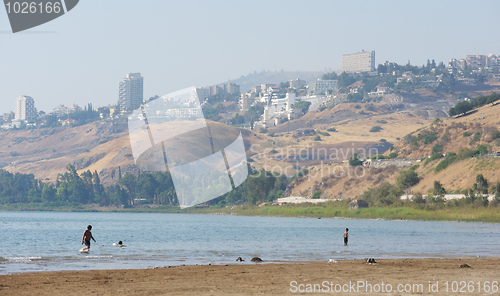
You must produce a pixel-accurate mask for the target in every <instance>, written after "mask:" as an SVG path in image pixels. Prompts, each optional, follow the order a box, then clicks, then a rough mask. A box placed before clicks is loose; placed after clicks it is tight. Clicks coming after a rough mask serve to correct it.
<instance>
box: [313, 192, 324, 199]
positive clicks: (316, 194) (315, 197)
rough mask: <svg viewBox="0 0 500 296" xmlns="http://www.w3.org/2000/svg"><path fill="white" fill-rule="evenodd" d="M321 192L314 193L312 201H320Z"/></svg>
mask: <svg viewBox="0 0 500 296" xmlns="http://www.w3.org/2000/svg"><path fill="white" fill-rule="evenodd" d="M321 193H322V192H321V191H316V192H314V194H313V196H312V197H311V198H312V199H319V198H320V197H321Z"/></svg>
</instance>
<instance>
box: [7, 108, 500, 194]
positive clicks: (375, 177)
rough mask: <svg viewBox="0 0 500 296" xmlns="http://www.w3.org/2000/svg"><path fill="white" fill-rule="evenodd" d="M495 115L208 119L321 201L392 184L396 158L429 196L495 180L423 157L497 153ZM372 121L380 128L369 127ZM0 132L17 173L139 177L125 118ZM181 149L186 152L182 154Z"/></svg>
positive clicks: (494, 165)
mask: <svg viewBox="0 0 500 296" xmlns="http://www.w3.org/2000/svg"><path fill="white" fill-rule="evenodd" d="M499 112H500V105H496V106H491V105H488V106H484V107H482V108H480V109H478V110H477V111H475V112H474V113H471V114H470V115H468V116H464V117H460V118H446V119H441V120H435V119H434V117H432V115H435V114H436V113H435V112H434V111H432V110H422V109H419V110H403V111H401V110H398V109H396V108H395V107H394V106H393V105H389V104H383V103H373V104H363V103H359V104H340V105H337V106H335V107H333V108H331V109H326V110H323V111H321V112H319V111H313V112H309V113H307V114H306V115H305V116H303V117H301V118H298V119H295V120H292V121H290V122H289V123H285V124H282V125H279V126H276V127H273V128H269V130H268V131H267V133H261V132H258V131H249V130H245V129H238V128H235V127H232V126H227V125H224V124H221V123H216V122H210V121H208V124H209V126H210V128H211V130H212V134H213V135H214V142H215V144H216V146H220V147H222V146H225V145H227V144H228V143H229V142H228V140H230V139H233V138H234V137H235V136H236V135H237V134H239V132H242V134H243V138H244V141H245V146H246V149H247V157H248V159H249V162H250V164H251V165H252V166H254V167H255V168H257V169H260V168H263V169H266V170H269V171H274V172H276V173H281V174H286V175H288V176H289V177H292V176H294V175H295V174H297V172H299V171H300V170H303V169H307V170H308V171H309V173H308V174H306V175H305V176H304V177H302V178H296V179H295V180H294V181H293V182H292V183H291V184H290V185H289V187H288V189H287V190H286V192H285V195H287V196H297V195H300V196H307V197H311V196H312V195H313V194H314V193H316V192H318V191H321V195H322V197H324V198H339V197H342V198H354V197H356V196H360V195H362V194H363V193H364V192H365V191H366V190H367V189H370V188H374V187H376V186H378V185H380V184H382V183H384V182H391V183H394V180H395V178H396V176H397V175H398V174H399V172H400V171H401V170H402V169H404V168H401V166H405V165H406V166H407V165H408V163H405V162H404V161H403V160H402V159H407V158H409V159H412V163H413V164H414V165H415V164H416V165H418V168H417V169H416V172H417V173H418V174H419V175H420V176H421V177H422V180H421V181H420V183H418V184H417V185H415V186H414V187H413V188H412V190H414V191H418V192H422V193H428V192H429V190H432V188H433V183H434V181H435V180H439V181H440V182H441V183H442V184H443V186H444V187H445V188H446V189H447V190H448V191H454V192H459V191H460V190H462V189H465V188H469V187H471V186H472V184H473V183H474V182H475V178H476V175H477V174H480V173H482V174H483V175H484V176H485V178H487V179H488V180H489V181H490V184H492V185H493V184H494V183H495V182H497V181H498V180H499V179H500V178H499V177H498V176H497V175H496V172H497V171H498V169H500V160H499V159H498V158H494V157H492V158H471V157H467V158H464V159H457V160H455V161H454V162H453V163H451V164H450V165H449V166H448V167H447V168H445V169H443V170H440V171H437V170H436V167H437V166H438V165H439V164H440V162H441V161H443V159H445V158H441V159H433V160H428V161H426V159H423V158H424V157H428V156H431V155H432V154H433V149H434V150H435V151H434V152H436V151H440V152H439V153H441V155H442V154H450V152H455V153H457V154H460V151H461V150H463V149H464V148H468V149H470V151H473V150H474V149H477V147H478V145H487V147H489V150H490V151H492V152H497V151H499V150H500V149H499V146H500V139H498V138H497V134H496V133H495V132H496V131H497V130H498V129H499V128H500V118H499V117H498V115H497V114H499ZM374 127H379V128H377V129H375V130H377V131H374V130H373V128H374ZM230 135H231V136H230ZM0 137H1V138H2V141H1V142H0V166H1V167H2V168H4V169H6V170H8V171H11V172H14V173H15V172H20V173H33V174H34V175H35V177H36V178H38V179H41V180H44V181H47V182H55V180H56V178H57V175H58V174H59V173H64V172H65V167H66V165H67V164H68V163H72V164H74V165H75V167H76V168H77V170H78V172H79V173H82V172H83V171H86V170H90V171H92V172H93V171H97V172H99V175H100V177H101V181H102V183H104V184H105V185H109V184H111V183H113V182H116V181H117V178H118V171H119V170H120V171H121V173H122V174H124V173H126V172H133V173H138V171H139V169H140V168H139V167H137V166H136V165H135V163H134V160H133V155H132V151H131V148H130V143H129V138H128V132H127V125H126V123H125V122H122V123H115V122H109V121H102V122H97V123H92V124H88V125H85V126H80V127H73V128H53V129H39V130H11V131H2V132H0ZM196 138H199V135H198V134H197V133H196V132H195V133H191V134H188V135H186V138H184V139H181V140H183V141H184V142H186V141H187V142H192V141H193V139H196ZM217 143H219V144H218V145H217ZM393 144H394V146H393V147H392V148H391V149H392V150H391V149H390V147H391V146H392V145H393ZM436 147H437V148H436ZM194 148H195V149H200V148H202V147H194ZM467 151H468V150H467ZM462 152H463V151H462ZM179 153H184V154H185V155H188V156H189V151H188V150H186V151H182V152H179ZM353 153H359V154H360V155H359V156H360V157H361V158H366V157H372V156H375V155H377V154H384V153H385V155H389V154H390V153H393V154H395V153H397V155H398V156H397V158H398V159H399V160H398V159H396V160H393V161H392V162H390V163H392V164H395V165H397V166H399V167H396V166H391V165H388V166H377V165H375V166H373V167H360V168H358V169H356V170H353V168H352V167H349V165H348V164H347V163H346V160H347V159H349V158H350V157H351V156H352V155H353ZM416 159H419V162H415V160H416ZM420 159H423V160H422V161H420ZM375 164H376V163H375Z"/></svg>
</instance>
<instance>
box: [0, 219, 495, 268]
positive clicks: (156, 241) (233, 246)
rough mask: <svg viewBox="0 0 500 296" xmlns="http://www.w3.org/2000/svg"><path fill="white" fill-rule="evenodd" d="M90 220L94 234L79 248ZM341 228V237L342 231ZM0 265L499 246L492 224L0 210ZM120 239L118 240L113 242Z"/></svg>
mask: <svg viewBox="0 0 500 296" xmlns="http://www.w3.org/2000/svg"><path fill="white" fill-rule="evenodd" d="M88 224H92V226H93V229H92V233H93V235H94V237H95V239H96V240H97V243H94V242H92V247H91V251H90V253H89V254H81V253H79V249H80V248H81V247H82V245H81V239H82V234H83V231H84V230H85V229H86V227H87V225H88ZM346 227H348V228H349V234H350V238H349V246H347V247H344V246H343V238H342V234H343V232H344V229H345V228H346ZM0 238H1V243H0V274H8V273H18V272H31V271H55V270H85V269H128V268H151V267H163V266H169V265H182V264H187V265H194V264H208V263H211V264H228V263H231V264H236V261H235V260H236V258H238V257H240V256H241V257H242V258H244V259H246V261H245V262H244V263H243V264H249V263H250V259H251V258H252V257H253V256H259V257H261V258H262V259H263V260H264V261H266V262H279V261H304V260H328V259H340V260H341V259H362V258H365V257H374V258H409V257H442V258H452V257H465V256H500V247H499V246H500V225H499V224H489V223H458V222H426V221H385V220H354V219H325V218H323V219H313V218H275V217H242V216H219V215H187V214H158V213H59V212H0ZM119 240H122V241H123V243H124V244H125V245H126V247H123V248H120V247H116V246H113V243H114V242H118V241H119Z"/></svg>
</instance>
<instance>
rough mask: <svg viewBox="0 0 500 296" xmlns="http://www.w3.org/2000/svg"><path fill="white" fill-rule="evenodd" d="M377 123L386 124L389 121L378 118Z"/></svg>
mask: <svg viewBox="0 0 500 296" xmlns="http://www.w3.org/2000/svg"><path fill="white" fill-rule="evenodd" d="M377 123H380V124H386V123H387V121H385V120H377Z"/></svg>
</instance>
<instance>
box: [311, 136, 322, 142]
mask: <svg viewBox="0 0 500 296" xmlns="http://www.w3.org/2000/svg"><path fill="white" fill-rule="evenodd" d="M313 140H314V141H321V137H320V136H316V137H314V139H313Z"/></svg>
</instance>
